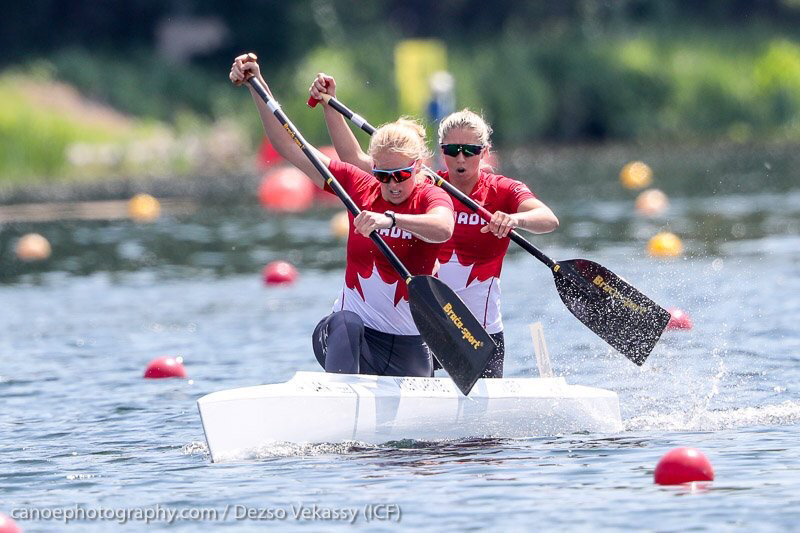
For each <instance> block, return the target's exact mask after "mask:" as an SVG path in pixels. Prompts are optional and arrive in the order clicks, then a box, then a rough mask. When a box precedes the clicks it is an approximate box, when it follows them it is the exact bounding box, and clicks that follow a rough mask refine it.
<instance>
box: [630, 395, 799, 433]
mask: <svg viewBox="0 0 800 533" xmlns="http://www.w3.org/2000/svg"><path fill="white" fill-rule="evenodd" d="M798 422H800V403H799V402H795V401H791V400H787V401H785V402H783V403H780V404H776V405H766V406H762V407H743V408H737V409H723V410H706V411H694V412H690V413H684V412H680V411H678V412H672V413H662V414H647V415H642V416H637V417H634V418H631V419H628V420H625V421H624V422H623V424H624V425H625V429H626V431H654V430H661V431H718V430H722V429H732V428H741V427H752V426H785V425H790V424H796V423H798Z"/></svg>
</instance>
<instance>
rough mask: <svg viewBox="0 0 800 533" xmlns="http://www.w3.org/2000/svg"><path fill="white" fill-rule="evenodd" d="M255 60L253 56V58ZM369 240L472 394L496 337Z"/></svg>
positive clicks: (258, 87)
mask: <svg viewBox="0 0 800 533" xmlns="http://www.w3.org/2000/svg"><path fill="white" fill-rule="evenodd" d="M255 59H256V58H255V57H253V58H252V59H251V60H252V61H255ZM247 83H249V84H250V86H251V87H253V90H255V92H256V93H257V94H258V95H259V97H261V99H262V100H264V103H265V104H266V105H267V107H268V108H269V110H270V111H271V112H272V114H273V115H274V116H275V118H277V119H278V122H280V123H281V125H282V126H283V127H284V129H285V130H286V131H287V133H288V134H289V135H291V137H292V139H293V140H294V142H295V144H297V146H298V147H299V148H300V149H301V150H302V151H303V153H304V154H305V155H306V157H307V158H308V159H309V161H311V163H312V164H313V165H314V168H316V169H317V171H318V172H319V173H320V174H321V175H322V176H323V178H324V179H325V181H326V182H327V183H328V185H329V186H330V187H331V189H333V191H334V192H335V193H336V195H337V196H338V197H339V199H340V200H341V201H342V202H343V203H344V205H345V207H347V210H348V211H350V213H352V214H353V216H358V214H359V213H360V212H361V210H360V209H359V208H358V206H357V205H356V204H355V202H353V199H352V198H350V196H349V195H348V194H347V192H345V190H344V188H342V186H341V184H339V182H338V181H336V178H334V176H333V174H331V172H330V170H329V169H328V168H327V167H326V166H325V165H323V164H322V162H321V161H320V160H319V158H318V157H317V155H316V154H315V152H314V151H312V150H311V149H310V148H309V146H308V144H307V143H306V141H305V139H304V138H303V136H302V135H301V134H300V132H299V131H298V130H297V128H296V127H295V126H294V124H292V122H291V121H290V120H289V118H288V117H287V116H286V114H285V113H284V112H283V111H282V110H281V108H280V106H279V105H278V103H277V102H276V101H275V100H274V99H273V98H272V97H271V96H270V95H269V93H268V92H267V90H266V88H265V87H264V85H263V84H262V83H261V82H260V81H259V80H258V79H257V78H254V77H250V78H249V79H248V80H247ZM370 239H372V241H373V242H374V243H375V245H376V246H377V247H378V249H379V250H380V251H381V252H382V253H383V254H384V255H385V256H386V258H387V259H388V260H389V263H391V265H392V267H394V269H395V270H396V271H397V272H398V273H399V274H400V276H401V277H402V278H403V280H405V282H406V283H407V284H408V303H409V307H410V309H411V316H412V318H413V319H414V323H415V324H416V326H417V329H418V330H419V333H420V335H421V336H422V339H423V340H424V341H425V343H426V344H427V345H428V348H430V350H431V351H432V352H433V353H434V355H435V356H436V358H437V359H438V360H439V362H440V363H441V364H442V367H443V368H444V369H445V371H446V372H447V373H448V374H449V375H450V378H452V380H453V382H454V383H455V384H456V386H457V387H458V388H459V390H461V392H463V393H464V394H465V395H467V394H469V391H470V390H472V387H473V385H475V382H476V381H478V378H479V377H480V375H481V374H482V373H483V370H484V369H485V368H486V363H487V361H488V360H489V357H490V356H491V355H492V352H493V351H494V350H495V348H496V345H495V343H494V341H493V340H492V338H491V337H490V336H489V334H488V333H487V332H486V330H485V329H483V326H481V323H480V322H478V319H476V318H475V316H473V314H472V313H471V312H470V310H469V309H468V308H467V306H466V305H465V304H464V302H462V301H461V299H460V298H459V297H458V295H456V293H455V292H454V291H453V290H452V289H451V288H450V287H448V286H447V285H445V283H444V282H442V281H440V280H438V279H437V278H434V277H433V276H412V275H411V273H410V272H409V271H408V269H407V268H406V267H405V265H403V263H402V262H401V261H400V259H399V258H398V257H397V255H395V253H394V252H393V251H392V249H391V248H389V245H387V244H386V242H385V241H384V240H383V239H382V238H381V237H380V236H379V235H378V233H377V232H374V231H373V232H372V233H371V234H370Z"/></svg>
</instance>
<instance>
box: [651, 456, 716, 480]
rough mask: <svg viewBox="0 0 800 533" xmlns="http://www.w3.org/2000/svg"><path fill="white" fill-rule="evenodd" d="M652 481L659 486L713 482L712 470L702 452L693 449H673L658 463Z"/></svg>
mask: <svg viewBox="0 0 800 533" xmlns="http://www.w3.org/2000/svg"><path fill="white" fill-rule="evenodd" d="M653 480H654V481H655V482H656V483H657V484H659V485H680V484H681V483H691V482H692V481H713V480H714V469H713V468H712V467H711V462H710V461H709V460H708V459H707V458H706V456H705V455H703V453H702V452H700V451H699V450H696V449H694V448H673V449H671V450H670V451H668V452H667V453H666V454H665V455H664V457H662V458H661V460H660V461H658V465H656V470H655V472H653Z"/></svg>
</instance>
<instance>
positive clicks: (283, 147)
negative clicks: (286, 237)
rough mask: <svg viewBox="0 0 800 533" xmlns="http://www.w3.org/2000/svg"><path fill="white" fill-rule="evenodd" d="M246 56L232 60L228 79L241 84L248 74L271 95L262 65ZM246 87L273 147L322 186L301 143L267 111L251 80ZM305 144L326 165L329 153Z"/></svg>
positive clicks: (322, 183) (319, 176) (328, 163)
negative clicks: (251, 84)
mask: <svg viewBox="0 0 800 533" xmlns="http://www.w3.org/2000/svg"><path fill="white" fill-rule="evenodd" d="M249 59H250V56H249V55H248V54H243V55H240V56H238V57H237V58H236V59H235V60H234V62H233V65H232V66H231V72H230V75H229V78H230V80H231V81H232V82H233V83H234V84H236V85H241V84H242V83H244V82H245V81H246V80H247V79H248V78H250V77H251V76H254V77H256V78H257V79H258V80H259V81H260V82H261V83H262V84H263V85H264V88H265V89H266V91H267V93H268V94H269V95H270V96H272V92H271V91H270V89H269V86H268V85H267V82H266V81H264V78H263V77H262V76H261V69H260V68H259V66H258V63H257V62H256V61H251V60H249ZM247 87H248V89H250V94H251V96H252V97H253V100H254V101H255V103H256V107H257V108H258V113H259V115H261V123H262V124H263V125H264V131H265V133H266V134H267V138H268V139H269V142H270V143H271V144H272V146H273V147H274V148H275V150H276V151H277V152H278V153H279V154H280V155H281V157H283V158H284V159H285V160H286V161H288V162H289V163H291V164H292V165H294V166H295V167H297V168H298V169H299V170H300V171H302V172H303V173H304V174H305V175H307V176H308V177H309V178H311V180H312V181H313V182H314V184H315V185H317V186H318V187H320V188H322V187H324V186H325V179H324V178H323V177H322V175H321V174H320V173H319V171H318V170H317V169H316V167H314V165H313V164H312V163H311V161H309V159H308V158H307V157H306V155H305V154H304V153H303V151H302V150H301V149H300V147H299V146H298V145H297V144H296V143H295V142H294V138H293V136H292V135H290V134H289V132H288V131H287V130H286V129H284V127H283V126H282V125H281V123H280V122H279V121H278V119H277V118H276V117H275V115H273V114H272V111H270V109H269V108H268V107H267V105H266V104H265V103H264V101H263V100H262V99H261V97H260V96H258V93H256V92H255V90H254V89H253V88H252V87H251V86H250V84H248V85H247ZM307 146H308V148H309V150H311V151H312V152H314V153H315V154H316V156H317V158H319V160H320V162H321V163H322V164H323V165H324V166H325V167H328V166H329V165H330V162H331V160H330V158H329V157H327V156H326V155H325V154H322V153H321V152H319V150H317V149H316V148H314V147H313V146H310V145H307Z"/></svg>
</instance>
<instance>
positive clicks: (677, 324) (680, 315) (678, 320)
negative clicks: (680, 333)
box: [667, 307, 692, 329]
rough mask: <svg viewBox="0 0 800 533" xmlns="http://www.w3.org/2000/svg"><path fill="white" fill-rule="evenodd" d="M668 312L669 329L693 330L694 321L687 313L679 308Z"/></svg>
mask: <svg viewBox="0 0 800 533" xmlns="http://www.w3.org/2000/svg"><path fill="white" fill-rule="evenodd" d="M667 311H669V322H667V329H692V319H691V318H690V317H689V314H688V313H687V312H686V311H684V310H683V309H678V308H677V307H673V308H672V309H667Z"/></svg>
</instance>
